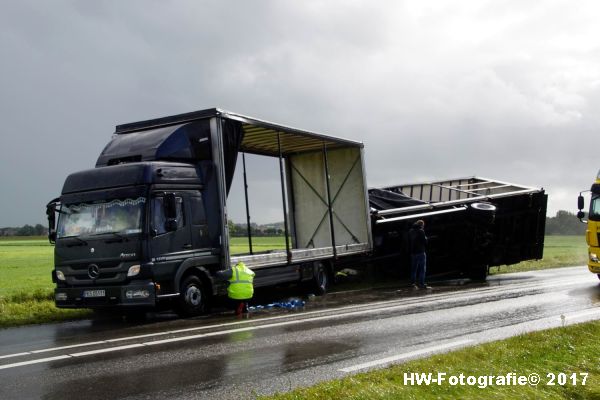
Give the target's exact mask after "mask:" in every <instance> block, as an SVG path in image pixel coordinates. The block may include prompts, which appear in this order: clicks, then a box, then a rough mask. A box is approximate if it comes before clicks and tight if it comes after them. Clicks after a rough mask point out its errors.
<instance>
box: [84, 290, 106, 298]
mask: <svg viewBox="0 0 600 400" xmlns="http://www.w3.org/2000/svg"><path fill="white" fill-rule="evenodd" d="M105 296H106V290H104V289H102V290H84V291H83V297H86V298H90V297H105Z"/></svg>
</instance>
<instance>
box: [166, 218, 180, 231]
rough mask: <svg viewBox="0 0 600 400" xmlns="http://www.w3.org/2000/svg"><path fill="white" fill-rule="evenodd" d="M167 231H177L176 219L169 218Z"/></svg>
mask: <svg viewBox="0 0 600 400" xmlns="http://www.w3.org/2000/svg"><path fill="white" fill-rule="evenodd" d="M165 230H166V231H167V232H174V231H176V230H177V220H176V219H175V218H169V219H168V220H166V221H165Z"/></svg>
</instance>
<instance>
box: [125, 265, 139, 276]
mask: <svg viewBox="0 0 600 400" xmlns="http://www.w3.org/2000/svg"><path fill="white" fill-rule="evenodd" d="M140 269H141V267H140V266H139V265H132V266H131V267H129V271H127V276H136V275H137V274H139V273H140Z"/></svg>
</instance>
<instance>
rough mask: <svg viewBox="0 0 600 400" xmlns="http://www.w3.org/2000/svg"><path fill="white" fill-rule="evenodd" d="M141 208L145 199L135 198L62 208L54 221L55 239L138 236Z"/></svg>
mask: <svg viewBox="0 0 600 400" xmlns="http://www.w3.org/2000/svg"><path fill="white" fill-rule="evenodd" d="M145 204H146V199H145V198H144V197H138V198H137V199H124V200H111V201H105V202H94V203H80V204H67V205H63V206H62V207H61V209H60V216H59V219H58V227H57V237H59V238H61V237H68V236H86V235H99V234H102V233H118V234H125V235H126V234H133V233H139V232H141V231H142V229H141V227H142V216H143V215H144V206H145Z"/></svg>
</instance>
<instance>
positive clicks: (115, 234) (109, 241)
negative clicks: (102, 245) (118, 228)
mask: <svg viewBox="0 0 600 400" xmlns="http://www.w3.org/2000/svg"><path fill="white" fill-rule="evenodd" d="M100 235H113V236H115V237H117V238H118V240H106V241H105V242H106V243H117V242H124V241H125V242H128V241H129V239H128V238H127V236H125V235H123V234H122V233H119V232H102V233H96V234H95V235H92V236H100Z"/></svg>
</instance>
